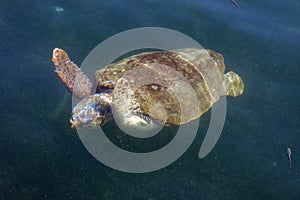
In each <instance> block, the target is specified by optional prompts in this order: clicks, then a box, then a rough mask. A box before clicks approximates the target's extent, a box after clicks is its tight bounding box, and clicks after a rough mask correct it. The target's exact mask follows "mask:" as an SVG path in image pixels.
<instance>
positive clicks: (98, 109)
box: [70, 93, 112, 128]
mask: <svg viewBox="0 0 300 200" xmlns="http://www.w3.org/2000/svg"><path fill="white" fill-rule="evenodd" d="M111 106H112V96H111V95H110V94H108V93H99V94H94V95H90V96H87V97H85V98H84V99H82V100H81V101H80V102H79V103H78V104H77V105H76V106H75V107H74V108H73V111H72V116H71V118H70V126H71V127H72V128H76V127H96V126H99V125H100V126H101V125H103V124H105V123H106V122H107V121H108V120H109V119H110V118H111V116H112V112H111Z"/></svg>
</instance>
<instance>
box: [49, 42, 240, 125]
mask: <svg viewBox="0 0 300 200" xmlns="http://www.w3.org/2000/svg"><path fill="white" fill-rule="evenodd" d="M52 61H53V63H54V66H55V68H56V72H57V75H58V76H59V78H60V79H61V80H62V82H63V83H64V84H65V85H66V87H67V88H68V89H69V91H70V92H72V93H73V94H74V95H76V96H77V97H79V98H80V99H82V98H83V100H82V102H79V104H78V105H77V106H76V107H74V109H73V116H72V118H71V124H72V125H73V126H74V127H75V126H79V125H83V126H95V125H101V124H103V123H104V121H107V119H109V118H111V112H109V111H110V110H111V108H115V110H116V113H118V115H120V116H121V118H122V120H123V121H124V122H125V124H128V125H136V124H138V125H141V126H143V125H146V124H151V123H152V121H153V120H155V121H158V122H160V123H165V124H167V125H180V124H183V123H187V122H189V121H191V120H194V119H196V118H198V117H200V116H201V115H202V114H203V113H205V112H206V111H207V110H208V109H209V108H210V107H211V106H212V105H213V103H215V102H217V101H218V100H219V98H220V96H223V95H228V96H234V97H235V96H239V95H241V94H242V93H243V90H244V83H243V81H242V80H241V78H240V77H239V76H238V75H237V74H236V73H234V72H228V73H227V74H225V75H224V71H225V65H224V58H223V57H222V55H221V54H219V53H216V52H215V51H212V50H205V49H194V48H188V49H178V50H173V51H163V52H147V53H141V54H138V55H134V56H131V57H128V58H125V59H123V60H121V61H119V62H116V63H112V64H111V65H109V66H107V67H106V68H103V69H100V70H98V71H96V72H95V80H96V83H95V84H96V85H97V89H96V93H97V95H96V94H93V95H91V87H92V84H91V81H90V80H89V79H88V78H87V76H86V75H84V73H83V72H82V71H81V70H80V69H79V68H78V67H77V65H76V64H74V63H73V62H72V61H71V60H70V59H69V57H68V55H67V54H66V53H65V52H64V51H63V50H61V49H55V50H54V51H53V58H52ZM94 95H96V96H101V98H100V97H99V98H95V96H94ZM102 96H103V97H102ZM104 97H105V98H104ZM96 99H97V100H96ZM99 99H101V100H99ZM103 99H104V100H103ZM87 102H88V103H87ZM104 111H105V112H104Z"/></svg>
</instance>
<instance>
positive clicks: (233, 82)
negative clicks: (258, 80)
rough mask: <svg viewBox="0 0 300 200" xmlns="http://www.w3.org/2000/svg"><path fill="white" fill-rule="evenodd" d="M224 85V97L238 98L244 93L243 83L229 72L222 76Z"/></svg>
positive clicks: (237, 76)
mask: <svg viewBox="0 0 300 200" xmlns="http://www.w3.org/2000/svg"><path fill="white" fill-rule="evenodd" d="M224 83H225V88H226V95H227V96H233V97H236V96H240V95H241V94H243V92H244V87H245V85H244V82H243V80H242V79H241V77H240V76H239V75H238V74H236V73H234V72H233V71H230V72H228V73H226V74H225V75H224Z"/></svg>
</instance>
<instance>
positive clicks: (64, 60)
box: [52, 48, 92, 99]
mask: <svg viewBox="0 0 300 200" xmlns="http://www.w3.org/2000/svg"><path fill="white" fill-rule="evenodd" d="M52 62H53V64H54V68H55V70H54V71H55V72H56V74H57V76H58V78H59V79H60V80H61V81H62V83H63V84H64V85H65V86H66V87H67V89H68V90H69V92H71V93H73V94H74V95H75V96H76V97H78V98H80V99H82V98H84V97H86V96H88V95H90V93H91V88H92V83H91V81H90V79H89V78H88V77H87V76H86V75H85V74H84V73H83V72H82V71H81V70H80V68H79V67H78V66H77V65H76V64H75V63H74V62H72V61H71V60H70V58H69V56H68V54H67V53H66V52H65V51H64V50H62V49H58V48H55V49H54V50H53V55H52Z"/></svg>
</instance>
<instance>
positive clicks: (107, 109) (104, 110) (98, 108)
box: [95, 104, 110, 116]
mask: <svg viewBox="0 0 300 200" xmlns="http://www.w3.org/2000/svg"><path fill="white" fill-rule="evenodd" d="M95 109H96V111H97V112H98V113H99V114H100V115H101V116H106V115H107V114H108V113H110V107H109V106H105V105H101V104H98V105H96V106H95Z"/></svg>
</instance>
